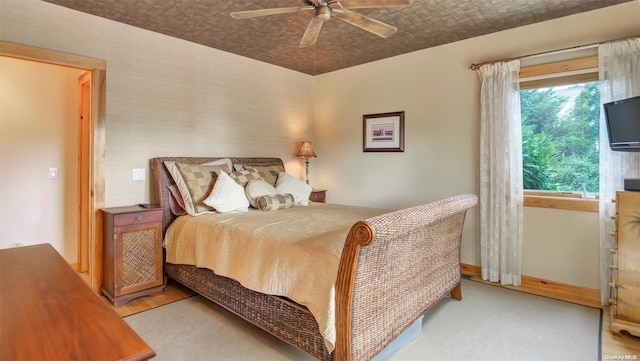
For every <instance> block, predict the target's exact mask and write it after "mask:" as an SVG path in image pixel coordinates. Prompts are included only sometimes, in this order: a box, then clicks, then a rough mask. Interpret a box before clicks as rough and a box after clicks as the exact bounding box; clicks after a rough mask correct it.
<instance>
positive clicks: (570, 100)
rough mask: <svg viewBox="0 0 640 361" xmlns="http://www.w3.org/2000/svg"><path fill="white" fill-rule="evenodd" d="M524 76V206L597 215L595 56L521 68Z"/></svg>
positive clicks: (597, 160)
mask: <svg viewBox="0 0 640 361" xmlns="http://www.w3.org/2000/svg"><path fill="white" fill-rule="evenodd" d="M520 77H521V91H520V103H521V112H522V163H523V180H524V188H525V206H535V207H546V208H561V209H577V210H586V211H597V208H598V204H597V201H596V199H597V193H598V187H599V169H598V168H599V119H600V93H599V89H598V81H597V80H598V73H597V57H590V58H583V59H575V60H570V61H562V62H556V63H551V64H543V65H537V66H532V67H523V68H522V69H521V72H520ZM585 195H586V197H585Z"/></svg>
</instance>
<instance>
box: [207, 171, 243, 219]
mask: <svg viewBox="0 0 640 361" xmlns="http://www.w3.org/2000/svg"><path fill="white" fill-rule="evenodd" d="M204 204H206V205H208V206H211V207H213V208H214V209H215V210H216V212H219V213H241V212H247V211H248V210H249V201H248V200H247V197H246V196H245V195H244V188H242V186H241V185H239V184H238V183H236V182H235V181H234V180H233V179H231V177H229V176H228V175H227V173H225V172H224V171H220V174H218V180H216V184H215V185H214V186H213V190H212V191H211V194H209V196H208V197H207V198H206V199H205V200H204Z"/></svg>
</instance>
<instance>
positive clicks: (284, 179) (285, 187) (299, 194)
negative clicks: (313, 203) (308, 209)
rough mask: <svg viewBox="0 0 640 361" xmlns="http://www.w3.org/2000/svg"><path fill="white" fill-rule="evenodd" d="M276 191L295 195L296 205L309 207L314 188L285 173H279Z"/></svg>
mask: <svg viewBox="0 0 640 361" xmlns="http://www.w3.org/2000/svg"><path fill="white" fill-rule="evenodd" d="M276 190H277V191H278V193H280V194H285V193H290V194H292V195H293V199H294V203H295V204H299V205H302V206H308V205H309V196H310V195H311V191H313V188H312V187H311V186H310V185H308V184H307V183H305V182H303V181H301V180H300V179H298V178H296V177H294V176H292V175H289V174H287V173H284V172H280V173H278V181H277V182H276Z"/></svg>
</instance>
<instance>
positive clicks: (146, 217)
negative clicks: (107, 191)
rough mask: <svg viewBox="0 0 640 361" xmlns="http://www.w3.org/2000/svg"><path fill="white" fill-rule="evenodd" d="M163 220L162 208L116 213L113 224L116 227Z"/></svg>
mask: <svg viewBox="0 0 640 361" xmlns="http://www.w3.org/2000/svg"><path fill="white" fill-rule="evenodd" d="M161 220H162V210H161V209H159V210H152V211H144V212H135V213H124V214H114V216H113V225H114V226H116V227H120V226H129V225H132V224H139V223H150V222H157V221H161Z"/></svg>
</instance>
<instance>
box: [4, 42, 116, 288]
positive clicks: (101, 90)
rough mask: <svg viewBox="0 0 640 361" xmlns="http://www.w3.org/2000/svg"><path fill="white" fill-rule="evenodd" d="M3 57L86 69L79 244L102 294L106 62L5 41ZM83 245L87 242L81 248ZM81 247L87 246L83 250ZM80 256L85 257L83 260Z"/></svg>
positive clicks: (91, 278)
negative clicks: (82, 238) (82, 239)
mask: <svg viewBox="0 0 640 361" xmlns="http://www.w3.org/2000/svg"><path fill="white" fill-rule="evenodd" d="M0 55H2V56H6V57H11V58H17V59H24V60H31V61H37V62H42V63H48V64H55V65H62V66H66V67H72V68H77V69H83V70H85V72H84V73H83V75H82V76H81V77H80V83H79V84H80V89H81V94H82V91H84V92H86V93H85V98H84V100H82V101H81V104H80V114H81V116H82V113H83V112H85V115H84V117H85V120H88V121H87V124H85V128H84V134H85V136H84V138H82V137H80V136H79V137H78V144H80V143H81V142H84V144H83V145H81V146H83V147H85V156H84V157H83V158H82V159H80V157H78V166H79V167H80V166H81V167H84V171H82V172H78V173H79V174H78V177H79V178H80V177H84V179H83V180H82V181H81V183H82V182H84V183H85V186H84V189H82V186H80V187H78V188H80V189H79V190H78V192H82V193H83V194H84V198H83V200H82V201H79V202H78V213H79V214H82V215H79V223H80V224H82V226H78V228H79V229H78V232H79V234H80V232H82V233H84V234H86V236H85V240H84V241H80V242H79V244H78V246H79V249H78V255H79V258H78V262H79V263H81V264H82V265H81V266H80V267H82V268H84V269H86V271H87V273H88V280H89V284H90V286H91V288H93V289H94V290H96V291H99V289H100V286H101V283H102V271H101V270H102V227H101V224H100V212H99V210H100V208H102V207H104V152H105V80H106V63H105V61H103V60H100V59H93V58H87V57H83V56H78V55H72V54H66V53H61V52H56V51H51V50H47V49H41V48H35V47H30V46H25V45H21V44H14V43H9V42H4V41H0ZM83 87H84V90H83ZM83 101H84V102H85V104H84V107H83V105H82V102H83ZM86 112H89V113H88V114H86ZM79 153H83V152H79ZM81 162H83V164H84V165H81ZM79 180H80V179H79ZM81 208H82V209H81ZM80 219H82V220H81V221H80ZM81 227H82V229H80V228H81ZM82 242H84V243H83V244H82V245H81V244H80V243H82ZM80 247H83V248H82V250H81V249H80ZM80 254H82V255H83V256H82V257H80Z"/></svg>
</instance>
